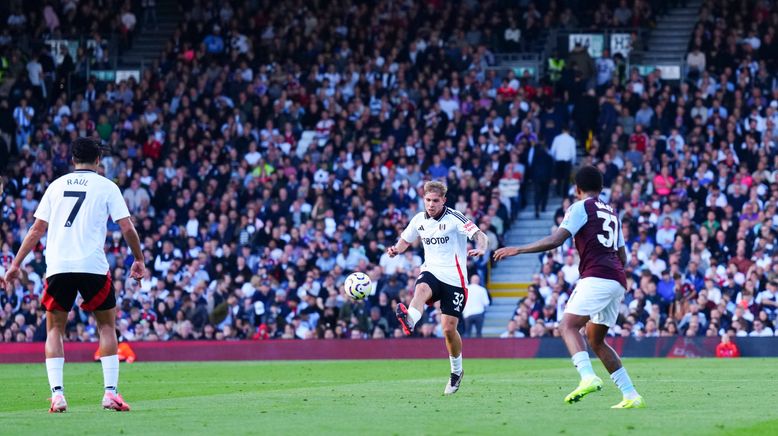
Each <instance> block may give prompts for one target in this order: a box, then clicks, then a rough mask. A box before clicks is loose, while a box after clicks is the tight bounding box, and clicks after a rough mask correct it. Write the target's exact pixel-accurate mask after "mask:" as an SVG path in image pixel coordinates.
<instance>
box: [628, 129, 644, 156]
mask: <svg viewBox="0 0 778 436" xmlns="http://www.w3.org/2000/svg"><path fill="white" fill-rule="evenodd" d="M629 142H630V144H631V143H633V142H634V143H635V147H636V149H637V151H639V152H641V153H645V152H646V146H647V145H648V135H646V133H645V132H643V125H641V124H638V125H636V126H635V132H634V133H632V135H630V137H629Z"/></svg>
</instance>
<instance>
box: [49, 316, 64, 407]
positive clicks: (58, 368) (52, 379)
mask: <svg viewBox="0 0 778 436" xmlns="http://www.w3.org/2000/svg"><path fill="white" fill-rule="evenodd" d="M67 320H68V314H67V312H62V311H59V310H54V311H48V312H46V347H45V348H46V373H47V374H48V377H49V388H51V398H50V401H51V405H50V406H49V413H62V412H66V411H67V410H68V403H67V401H65V392H64V388H63V382H62V380H63V376H62V372H63V369H64V367H65V348H64V346H63V343H62V341H63V338H64V333H65V324H66V323H67Z"/></svg>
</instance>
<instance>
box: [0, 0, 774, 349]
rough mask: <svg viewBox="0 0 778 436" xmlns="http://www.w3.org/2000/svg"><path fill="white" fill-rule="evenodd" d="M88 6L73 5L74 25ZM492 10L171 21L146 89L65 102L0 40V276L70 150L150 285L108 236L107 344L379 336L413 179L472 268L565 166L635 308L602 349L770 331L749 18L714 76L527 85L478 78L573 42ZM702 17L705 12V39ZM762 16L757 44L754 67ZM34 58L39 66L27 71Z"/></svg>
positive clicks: (83, 94) (397, 287)
mask: <svg viewBox="0 0 778 436" xmlns="http://www.w3.org/2000/svg"><path fill="white" fill-rule="evenodd" d="M18 3H21V2H18ZM38 3H39V5H38V6H40V10H37V9H36V10H33V11H32V12H29V13H28V14H27V15H24V14H22V16H25V17H26V24H25V26H28V27H27V28H29V29H42V30H40V31H41V32H46V30H45V26H44V24H43V22H44V21H43V20H46V18H45V17H47V16H50V14H47V13H46V12H45V10H44V9H45V8H46V7H50V8H53V12H54V14H55V15H57V16H58V17H59V20H60V22H61V23H62V22H64V21H67V20H66V19H65V17H68V16H69V15H68V14H67V13H65V11H66V8H67V7H69V5H70V4H71V3H76V2H72V1H70V2H69V1H61V2H56V1H54V2H30V4H36V5H37V4H38ZM98 3H99V2H96V1H93V2H90V1H81V2H79V3H78V4H79V8H78V9H77V12H76V13H75V15H74V16H75V17H80V16H81V15H80V14H81V12H80V11H82V9H83V6H85V5H92V6H94V5H96V4H98ZM103 3H105V2H103ZM503 3H504V2H486V3H483V4H482V3H479V2H474V1H463V2H436V1H431V2H421V1H406V2H401V3H394V2H376V3H374V4H370V5H367V4H363V3H360V2H356V1H350V0H344V1H341V2H337V3H335V4H331V5H328V6H329V7H326V8H325V7H323V6H322V5H320V4H319V3H316V2H311V3H308V2H306V3H305V6H302V5H301V4H300V3H298V2H279V3H277V4H274V5H273V7H272V8H270V7H269V2H267V1H248V2H236V1H199V0H185V1H181V2H180V4H181V6H182V12H183V13H182V15H183V20H182V22H181V24H180V26H179V28H178V29H177V30H176V32H175V34H174V35H173V37H172V38H171V40H170V41H169V42H168V44H167V45H166V47H165V48H164V50H163V52H162V54H161V56H160V59H159V60H158V61H157V62H155V64H154V66H153V67H152V68H149V69H147V70H145V71H143V72H142V75H141V78H140V80H138V81H135V80H134V79H130V80H127V81H124V82H121V83H119V84H113V83H105V82H100V81H97V80H96V79H94V78H90V77H87V76H86V70H85V69H79V68H78V67H75V68H74V69H72V70H67V71H70V72H74V73H75V74H76V76H78V74H82V73H83V76H82V78H83V84H84V86H83V88H84V89H83V90H81V91H79V92H76V93H74V94H73V95H68V94H67V93H63V92H62V88H58V87H57V86H55V85H54V82H51V81H45V80H44V81H40V80H39V81H38V82H36V81H35V80H33V79H34V78H35V74H33V73H34V72H36V71H38V70H39V69H41V70H42V73H41V74H43V75H46V74H51V75H52V77H54V76H56V72H57V68H60V67H61V65H62V64H60V65H56V62H57V61H55V60H54V59H51V63H50V62H49V59H48V57H51V55H50V54H49V53H47V52H46V51H45V50H44V51H43V52H41V54H40V56H37V53H23V52H21V51H19V50H18V49H17V48H15V47H14V46H13V41H14V38H16V37H18V34H16V33H14V32H13V31H12V32H11V33H7V32H6V35H7V38H8V42H7V43H5V44H3V47H4V48H3V55H4V56H6V57H7V58H8V59H16V61H14V62H13V63H12V66H11V67H10V68H8V69H7V70H5V71H4V73H5V79H6V82H5V85H6V87H7V89H9V93H8V97H6V98H4V99H3V101H2V102H0V107H3V108H6V109H5V110H0V131H2V132H3V133H4V135H3V140H4V141H5V142H7V147H6V149H7V150H8V152H7V153H4V154H3V160H2V161H0V164H3V165H4V164H5V159H6V158H8V157H10V159H11V160H12V162H13V164H12V165H11V166H9V167H8V168H7V169H6V174H7V177H6V178H5V186H4V189H3V194H2V195H3V197H2V215H3V219H2V224H1V226H0V238H1V241H2V246H0V257H1V258H2V262H1V263H2V265H7V264H8V262H10V260H11V259H12V258H13V256H14V253H15V252H16V249H17V248H18V246H19V244H20V241H21V240H22V239H23V237H24V235H25V232H26V230H27V228H28V227H29V225H31V223H32V221H33V220H34V218H33V216H32V215H33V213H34V211H35V208H36V206H37V204H38V201H39V199H40V197H41V195H42V193H43V191H44V190H45V188H46V186H47V184H48V183H49V182H50V181H51V180H53V179H54V178H56V177H57V176H58V175H61V174H63V173H65V172H67V171H68V170H69V157H70V155H69V144H70V142H71V141H72V140H73V139H74V138H76V137H78V136H94V137H99V138H100V139H101V140H102V142H103V144H104V145H105V147H106V154H105V157H104V158H103V159H102V165H101V172H102V173H103V174H104V175H105V176H106V177H108V178H110V179H112V180H115V181H116V183H117V184H118V185H119V186H120V187H121V189H122V191H123V193H124V197H125V199H126V200H127V204H128V206H129V208H130V211H131V212H132V214H133V216H134V217H135V220H136V223H137V227H138V231H139V233H140V235H141V238H142V242H143V246H144V254H145V260H146V263H147V266H148V270H147V276H146V277H144V279H143V280H141V281H140V283H137V282H135V281H134V280H129V279H128V277H127V274H126V271H127V268H128V266H129V265H130V263H131V262H132V257H131V256H130V255H129V254H128V252H127V248H126V246H125V245H124V244H123V242H122V241H121V240H120V234H119V233H118V232H115V233H114V234H113V235H111V237H109V241H107V242H106V253H107V256H108V259H109V263H110V265H111V268H112V275H113V277H114V287H115V289H114V290H115V292H116V295H117V301H118V305H119V309H120V312H119V316H120V321H119V323H118V326H119V332H118V334H119V335H120V337H121V338H123V339H124V340H128V341H132V340H170V339H243V338H249V339H265V338H285V339H293V338H314V337H317V338H354V339H357V338H367V337H371V338H381V337H390V336H399V335H401V332H400V330H399V329H398V326H397V321H396V319H395V317H394V315H393V314H394V306H395V305H396V304H397V302H398V301H405V302H406V303H407V300H409V295H410V292H411V291H412V286H413V283H414V280H415V277H416V276H417V273H418V267H419V265H420V264H421V261H422V259H421V257H420V255H421V250H420V249H417V250H415V251H413V252H408V253H406V254H405V255H403V256H399V257H397V258H394V259H390V258H388V256H386V255H384V248H385V247H386V246H387V245H389V244H392V243H393V242H394V241H395V240H396V238H397V237H398V235H399V232H400V231H401V230H402V229H403V228H404V226H405V225H406V224H407V222H408V220H409V219H410V217H412V216H413V215H414V214H415V213H417V212H419V211H420V210H422V208H421V205H420V188H421V184H422V183H423V182H424V181H425V180H429V179H445V180H446V181H447V183H448V186H449V195H448V199H449V205H450V206H451V207H453V208H456V209H458V210H460V211H462V212H464V213H465V215H467V216H468V217H470V218H471V219H473V220H474V221H475V222H476V223H477V224H478V225H479V227H480V228H481V229H482V230H483V231H484V232H486V233H487V235H488V236H489V240H490V251H491V250H493V249H495V248H497V247H498V246H499V245H500V244H501V242H502V235H503V234H504V232H505V231H506V229H507V228H508V227H509V226H510V225H511V223H512V222H513V220H514V219H515V217H516V214H517V212H518V210H519V208H520V207H521V206H523V205H522V203H523V202H524V201H525V200H524V199H525V198H526V197H527V193H528V191H527V189H528V188H529V187H532V188H533V189H535V191H536V195H535V198H536V200H541V201H540V202H538V203H536V204H535V210H536V211H539V210H540V209H542V208H543V207H544V205H543V204H542V198H543V197H544V196H547V195H548V189H547V188H548V186H550V185H553V186H554V187H555V188H556V190H557V191H558V192H560V193H562V194H569V193H570V192H569V188H568V185H567V182H568V181H569V176H570V171H571V168H572V167H573V165H574V164H577V163H581V162H583V163H593V164H596V165H598V166H599V167H600V168H601V169H602V171H603V173H604V174H605V181H606V187H607V189H606V191H605V192H604V196H605V199H606V200H607V201H609V202H611V203H612V204H614V205H615V206H616V207H617V208H618V209H619V210H620V212H621V215H622V220H623V224H624V228H623V231H624V235H625V239H626V240H627V243H628V248H629V252H630V262H629V265H628V268H629V275H630V279H629V285H630V290H629V291H630V292H629V293H628V295H627V297H626V300H625V303H624V308H623V316H622V317H620V320H619V325H618V326H617V327H616V328H614V331H613V334H618V335H642V336H656V335H660V334H661V335H675V334H684V335H708V334H718V333H720V332H721V331H724V332H726V331H728V330H729V329H733V330H734V332H735V333H736V334H737V335H767V333H768V332H769V333H772V331H771V330H770V329H772V328H773V324H772V323H773V322H774V318H775V313H776V312H775V310H776V308H778V294H776V292H778V287H777V286H776V284H778V259H776V261H775V262H773V254H774V252H775V249H774V244H775V231H776V229H778V218H775V208H776V201H778V183H776V182H778V181H777V180H775V177H776V176H778V172H776V168H777V165H776V163H778V159H775V154H776V153H775V144H774V139H773V138H774V135H775V134H776V133H778V132H776V130H775V129H776V124H775V123H776V121H778V120H777V119H776V107H778V90H776V89H777V88H778V86H777V84H776V74H775V73H776V71H775V69H774V63H770V62H769V59H766V58H764V57H762V55H761V54H762V52H761V51H759V50H748V49H747V48H746V43H742V41H743V40H745V39H746V38H747V37H748V36H747V35H750V31H747V30H746V29H745V28H744V26H745V24H744V23H745V22H747V21H746V20H743V19H742V18H743V16H742V14H743V13H750V12H751V11H750V10H749V9H748V8H746V9H743V8H741V11H740V12H741V14H740V16H741V19H740V20H737V19H736V18H732V19H731V20H732V22H731V23H725V25H724V26H725V27H724V33H726V32H730V34H728V35H726V36H724V35H722V38H723V40H725V42H726V43H727V44H728V47H729V41H730V39H734V41H735V44H734V47H735V51H734V52H733V53H732V54H731V55H729V56H725V57H722V59H723V61H722V62H723V64H722V65H715V66H714V65H713V64H711V65H706V67H705V68H703V70H704V71H702V72H701V73H700V77H699V78H694V77H691V76H690V77H689V80H685V81H683V83H681V84H680V85H670V84H667V83H664V81H663V80H662V78H661V76H660V75H659V73H658V72H652V73H650V74H649V75H648V76H647V77H641V76H640V75H639V74H638V72H637V71H626V70H624V69H623V68H621V69H619V68H617V66H616V65H615V64H614V63H613V62H612V61H610V62H608V59H598V60H596V63H595V60H593V59H591V58H590V57H589V56H588V53H587V52H586V51H585V50H581V49H576V50H575V51H574V52H573V53H571V54H569V55H568V63H567V65H566V67H565V68H564V70H563V71H562V72H561V73H560V74H559V76H558V77H549V78H543V79H541V80H540V81H535V80H534V79H533V78H532V77H530V76H522V77H517V76H516V75H515V73H514V72H513V71H508V72H506V73H504V74H503V72H502V71H500V70H499V69H496V68H491V67H492V66H493V64H494V53H496V52H501V51H508V50H515V49H517V48H519V47H520V45H518V46H517V45H514V44H516V43H521V41H523V40H524V39H527V38H532V36H530V35H535V34H537V32H536V30H538V29H539V28H540V27H549V26H561V27H563V26H571V27H572V24H566V21H567V20H569V19H570V16H571V14H570V13H569V11H568V9H566V8H562V7H561V6H560V4H561V3H563V2H548V3H546V2H520V4H522V5H523V6H521V7H518V8H508V9H505V8H503V6H504V5H503ZM651 3H654V2H645V1H642V0H635V1H630V2H624V1H622V2H620V3H619V5H617V6H618V7H616V8H615V9H613V13H606V12H610V11H611V10H610V9H608V8H605V9H602V13H601V14H599V15H602V16H603V17H607V19H608V20H611V21H607V22H608V23H610V24H612V25H626V24H624V23H622V22H621V21H619V22H616V17H621V18H618V19H619V20H622V18H624V17H627V18H625V19H626V20H637V21H635V23H637V24H642V23H643V22H645V23H648V22H649V21H650V19H651V17H653V14H652V13H651V6H650V4H651ZM659 3H662V2H659ZM721 3H726V2H712V3H711V4H710V5H709V6H708V7H709V9H710V10H711V11H712V12H711V15H710V16H711V17H713V16H715V14H717V13H718V14H720V13H721V10H722V9H721V8H720V7H719V6H720V4H721ZM744 4H747V5H752V2H747V1H745V2H744ZM762 5H763V2H759V3H758V4H757V5H753V6H754V7H755V8H761V7H762ZM24 7H25V8H27V10H28V11H29V10H30V6H29V5H28V4H27V2H25V6H24ZM133 7H134V3H133V2H126V6H125V9H124V10H132V8H133ZM771 7H772V9H770V8H768V12H767V13H765V14H762V16H763V17H764V19H762V20H761V21H758V22H755V23H756V24H757V26H756V27H755V33H754V35H756V36H754V37H755V38H756V39H759V40H761V43H762V47H765V46H770V47H771V48H770V49H771V50H774V48H775V42H774V40H773V39H770V35H772V34H774V32H775V28H776V25H778V22H776V17H777V16H778V15H777V14H776V11H775V7H774V5H772V6H771ZM127 8H129V9H127ZM18 10H19V11H21V10H23V9H18ZM87 10H89V9H87ZM595 10H596V9H595ZM15 11H17V9H14V12H15ZM41 11H43V12H41ZM496 12H499V13H496ZM617 12H618V14H617ZM599 15H597V16H599ZM719 16H722V15H719ZM7 17H8V20H10V17H11V15H8V16H7ZM588 18H589V19H590V20H595V19H597V18H596V16H595V15H592V16H589V17H588ZM106 19H109V20H110V18H106ZM119 19H121V16H119ZM727 19H730V18H727ZM705 20H707V18H703V22H702V27H703V28H706V26H709V24H710V23H709V22H708V21H710V20H708V21H705ZM77 21H78V20H77V19H70V21H69V22H70V23H72V22H77ZM9 22H10V21H9ZM714 22H718V21H714ZM748 22H751V21H748ZM71 25H72V24H71ZM66 28H67V29H70V27H66V26H64V25H63V31H65V30H64V29H66ZM90 30H92V29H90ZM80 31H81V32H86V31H87V30H86V29H81V30H80ZM711 31H712V32H714V30H713V29H712V30H711ZM714 33H715V32H714ZM522 35H524V36H522ZM695 35H696V33H695ZM705 35H707V34H706V33H705V32H703V37H705ZM730 36H731V37H732V38H730ZM713 39H714V40H715V38H713ZM720 44H721V41H720ZM713 45H714V46H715V42H714V43H713ZM767 53H771V52H769V51H768V52H767ZM84 56H85V57H84V59H86V55H85V54H84ZM41 58H46V62H45V64H46V65H45V66H43V67H41V68H39V67H38V66H35V65H33V68H32V69H31V68H30V63H32V64H35V63H36V61H35V59H41ZM66 58H67V56H65V57H63V61H61V62H66V61H65V60H64V59H66ZM22 59H25V60H28V61H29V62H27V63H25V62H23V61H22ZM774 59H775V58H774V57H773V60H774ZM80 61H81V58H79V59H76V60H75V62H74V64H76V65H78V64H79V62H80ZM92 61H93V60H92ZM85 62H89V61H87V60H85ZM41 64H44V62H40V61H39V65H41ZM19 65H22V66H24V65H26V68H20V67H19ZM590 65H595V66H596V70H595V69H593V68H589V67H590ZM707 75H710V76H711V77H715V78H716V80H711V79H710V78H709V79H707V81H706V77H708V76H707ZM38 77H40V76H38ZM9 82H11V83H10V84H9ZM41 83H43V85H41ZM55 90H56V92H54V91H55ZM589 131H591V132H593V134H592V135H591V138H589V135H588V133H589ZM571 133H572V135H575V136H577V137H578V139H577V141H576V140H575V139H573V137H572V136H571ZM576 145H577V147H578V148H579V149H584V150H586V151H585V153H584V157H583V159H580V158H578V157H577V156H576ZM547 150H548V151H547ZM552 175H553V177H552ZM566 204H569V200H566ZM563 214H564V210H560V211H558V213H557V217H556V222H557V223H558V222H559V220H561V217H562V216H563ZM113 230H115V227H114V228H113ZM44 249H45V245H43V244H42V245H41V246H39V247H37V249H36V250H35V251H34V253H33V254H31V255H30V258H29V259H26V260H25V274H24V276H23V277H22V279H21V280H19V281H17V282H15V283H13V284H12V286H9V287H8V288H7V289H5V290H3V292H2V293H0V332H1V333H2V341H7V342H10V341H31V340H41V339H42V336H43V335H45V329H44V328H43V327H42V319H43V312H42V311H41V309H40V296H41V293H42V291H43V279H42V277H43V276H44V274H45V258H44V255H45V251H44ZM775 254H778V253H775ZM487 262H488V260H487V258H484V259H469V261H468V270H469V271H470V272H471V273H473V274H474V275H475V277H477V278H473V279H472V281H473V282H476V281H480V282H481V283H485V281H486V279H487V277H486V275H487ZM576 262H577V259H576V258H575V255H574V250H571V247H570V245H569V243H568V245H566V246H565V247H563V248H562V249H560V250H558V251H556V252H553V253H548V254H546V255H545V256H543V268H542V271H541V272H540V273H539V274H538V275H537V276H536V277H535V279H534V283H533V286H532V287H531V290H530V294H529V296H528V297H527V298H524V299H522V300H521V301H520V303H519V305H518V307H517V311H516V315H515V317H514V319H512V320H511V322H510V323H509V326H508V331H507V332H506V333H505V334H504V335H503V336H506V337H516V336H528V337H529V336H533V337H537V336H547V335H554V334H555V328H554V327H555V325H556V323H557V322H558V320H559V318H560V317H561V311H562V308H563V305H564V301H565V299H566V296H567V295H568V294H569V292H570V287H571V284H572V283H573V282H574V280H575V278H576V271H577V269H576ZM351 271H364V272H367V273H368V275H369V276H370V277H371V279H372V280H373V282H374V284H375V288H376V289H375V292H374V295H373V296H371V297H369V298H368V299H367V300H366V301H361V302H353V301H351V300H349V299H348V298H346V297H345V296H344V295H343V293H342V291H340V288H341V284H342V282H343V280H344V279H345V276H346V275H347V274H348V273H349V272H351ZM476 315H477V314H476ZM437 318H438V314H437V312H436V310H435V309H434V308H431V309H430V310H429V311H428V312H427V314H426V318H425V320H424V322H423V323H422V326H421V328H420V329H419V331H418V333H417V334H418V335H421V336H439V335H440V332H439V328H440V327H439V323H438V322H437ZM43 324H45V323H43ZM69 336H70V339H71V340H74V341H94V340H95V339H96V333H95V320H94V318H93V317H92V316H90V315H89V314H87V313H84V312H82V311H80V310H79V311H74V312H71V314H70V322H69Z"/></svg>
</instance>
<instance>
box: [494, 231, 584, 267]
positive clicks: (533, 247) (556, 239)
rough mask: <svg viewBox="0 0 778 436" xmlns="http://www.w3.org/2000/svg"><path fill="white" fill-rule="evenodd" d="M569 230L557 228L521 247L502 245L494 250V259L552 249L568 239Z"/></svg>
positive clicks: (498, 259)
mask: <svg viewBox="0 0 778 436" xmlns="http://www.w3.org/2000/svg"><path fill="white" fill-rule="evenodd" d="M570 236H571V234H570V232H569V231H568V230H567V229H564V228H561V227H560V228H558V229H556V230H555V231H554V233H552V234H551V235H549V236H546V237H545V238H543V239H541V240H539V241H535V242H532V243H530V244H527V245H522V246H521V247H503V248H500V249H499V250H497V251H495V252H494V260H495V261H500V260H502V259H505V258H506V257H511V256H516V255H517V254H526V253H541V252H544V251H548V250H553V249H554V248H557V247H559V246H560V245H562V244H564V242H565V241H566V240H568V239H570Z"/></svg>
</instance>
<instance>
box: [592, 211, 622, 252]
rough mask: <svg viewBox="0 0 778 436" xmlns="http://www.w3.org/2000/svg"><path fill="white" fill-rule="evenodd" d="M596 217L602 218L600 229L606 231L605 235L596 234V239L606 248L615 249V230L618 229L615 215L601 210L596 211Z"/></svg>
mask: <svg viewBox="0 0 778 436" xmlns="http://www.w3.org/2000/svg"><path fill="white" fill-rule="evenodd" d="M597 218H602V220H603V221H602V230H603V231H604V232H605V233H607V234H608V235H607V237H606V236H604V235H597V240H598V241H600V244H602V245H604V246H605V247H606V248H613V249H614V250H615V249H616V234H617V233H616V232H617V231H618V225H619V220H618V218H616V216H615V215H612V214H609V213H607V212H603V211H597Z"/></svg>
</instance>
